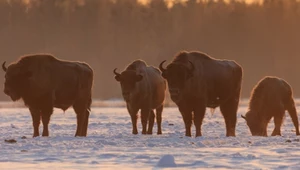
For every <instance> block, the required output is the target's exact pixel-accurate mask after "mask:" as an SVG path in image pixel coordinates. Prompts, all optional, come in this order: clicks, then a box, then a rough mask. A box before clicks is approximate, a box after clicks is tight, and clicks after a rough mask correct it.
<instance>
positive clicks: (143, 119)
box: [141, 109, 151, 134]
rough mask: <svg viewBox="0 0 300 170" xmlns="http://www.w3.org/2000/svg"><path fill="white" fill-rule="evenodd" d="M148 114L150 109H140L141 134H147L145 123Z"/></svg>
mask: <svg viewBox="0 0 300 170" xmlns="http://www.w3.org/2000/svg"><path fill="white" fill-rule="evenodd" d="M150 112H151V110H150V109H141V122H142V127H143V129H142V134H147V122H148V117H149V114H150Z"/></svg>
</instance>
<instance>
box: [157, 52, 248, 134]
mask: <svg viewBox="0 0 300 170" xmlns="http://www.w3.org/2000/svg"><path fill="white" fill-rule="evenodd" d="M165 61H166V60H164V61H162V62H161V63H160V65H159V69H160V70H161V71H162V76H163V77H164V78H165V79H166V80H167V82H168V87H169V92H170V95H171V99H172V101H174V102H175V103H176V105H177V106H178V108H179V111H180V113H181V115H182V118H183V121H184V124H185V129H186V132H185V135H186V136H191V125H192V120H193V121H194V125H195V128H196V137H197V136H202V133H201V125H202V121H203V118H204V114H205V110H206V107H209V108H212V109H215V108H216V107H218V106H220V110H221V112H222V114H223V116H224V119H225V124H226V136H235V126H236V119H237V117H236V115H237V108H238V104H239V99H240V91H241V82H242V74H243V71H242V68H241V66H239V65H238V64H237V63H236V62H235V61H230V60H218V59H214V58H212V57H210V56H208V55H207V54H204V53H201V52H198V51H191V52H187V51H182V52H180V53H178V54H177V55H176V56H175V58H174V59H173V61H172V62H171V63H170V64H169V65H168V66H167V67H166V68H164V67H163V63H164V62H165ZM192 112H193V113H194V115H192Z"/></svg>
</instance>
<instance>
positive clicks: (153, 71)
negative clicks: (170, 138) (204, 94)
mask: <svg viewBox="0 0 300 170" xmlns="http://www.w3.org/2000/svg"><path fill="white" fill-rule="evenodd" d="M114 74H115V79H116V80H117V81H118V82H120V84H121V89H122V95H123V98H124V100H125V101H126V105H127V110H128V112H129V114H130V116H131V121H132V134H137V133H138V130H137V113H138V111H139V110H140V109H141V121H142V126H143V131H142V134H152V129H153V124H154V117H155V115H154V111H153V109H156V121H157V126H158V127H157V134H161V133H162V132H161V114H162V111H163V104H164V99H165V91H166V82H165V80H164V79H163V78H162V77H161V72H160V71H159V70H158V69H157V68H155V67H152V66H147V64H146V63H145V62H144V61H142V60H136V61H134V62H132V63H131V64H130V65H129V66H127V68H126V69H125V70H124V71H123V72H122V73H121V74H120V73H117V72H116V69H114ZM148 121H149V125H148V131H147V130H146V128H147V122H148Z"/></svg>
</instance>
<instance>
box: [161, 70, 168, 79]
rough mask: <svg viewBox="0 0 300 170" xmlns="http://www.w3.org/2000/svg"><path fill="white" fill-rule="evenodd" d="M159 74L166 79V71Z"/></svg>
mask: <svg viewBox="0 0 300 170" xmlns="http://www.w3.org/2000/svg"><path fill="white" fill-rule="evenodd" d="M161 76H162V77H163V78H164V79H167V73H166V71H164V72H162V74H161Z"/></svg>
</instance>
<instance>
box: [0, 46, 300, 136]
mask: <svg viewBox="0 0 300 170" xmlns="http://www.w3.org/2000/svg"><path fill="white" fill-rule="evenodd" d="M165 62H166V61H162V62H161V63H160V65H159V68H156V67H154V66H149V65H147V64H146V62H145V61H143V60H135V61H133V62H132V63H130V64H129V65H128V66H127V67H126V69H125V70H124V71H122V72H120V73H119V72H118V71H117V68H115V69H114V70H113V73H114V74H115V77H114V78H115V80H116V81H118V82H119V83H120V85H121V90H122V96H123V98H124V100H125V101H126V106H127V110H128V112H129V115H130V117H131V121H132V134H138V129H137V114H138V111H139V110H141V116H140V117H141V123H142V134H152V129H153V125H154V119H155V117H156V122H157V134H162V128H161V122H162V112H163V107H164V100H165V93H166V89H167V86H168V89H169V93H170V96H171V99H172V101H173V102H174V103H176V105H177V106H178V109H179V111H180V113H181V115H182V118H183V122H184V125H185V130H186V131H185V135H186V136H192V133H191V126H192V123H193V124H194V125H195V129H196V135H195V136H196V137H197V136H201V135H202V133H201V125H202V121H203V118H204V114H205V110H206V108H207V107H209V108H213V109H215V108H216V107H220V111H221V113H222V115H223V117H224V120H225V125H226V136H235V127H236V121H237V109H238V105H239V100H240V91H241V83H242V78H243V70H242V67H241V66H240V65H239V64H238V63H236V62H235V61H232V60H220V59H215V58H212V57H210V56H208V55H207V54H205V53H201V52H197V51H191V52H187V51H182V52H179V53H178V54H177V55H176V56H175V57H174V59H173V61H171V62H170V63H169V64H168V65H167V66H164V63H165ZM5 64H6V63H5V62H4V63H3V64H2V69H3V71H4V72H5V83H4V93H5V94H6V95H8V96H9V97H10V98H11V99H12V100H13V101H17V100H19V99H22V100H23V101H24V104H25V105H26V106H27V107H28V108H29V111H30V113H31V117H32V122H33V137H36V136H39V135H40V134H39V125H40V122H41V121H42V123H43V133H42V136H49V130H48V124H49V121H50V117H51V115H52V113H53V108H54V107H55V108H60V109H62V110H66V109H68V108H69V107H71V106H72V107H73V109H74V111H75V113H76V116H77V130H76V133H75V136H86V135H87V129H88V119H89V115H90V111H91V103H92V86H93V70H92V68H91V67H90V66H89V65H88V64H86V63H84V62H72V61H65V60H60V59H58V58H56V57H54V56H53V55H50V54H33V55H26V56H22V57H21V58H20V59H19V60H18V61H16V62H14V63H12V64H10V65H9V66H7V67H6V66H5ZM154 110H155V113H154ZM286 110H287V111H288V113H289V115H290V116H291V118H292V121H293V124H294V126H295V129H296V135H300V132H299V125H298V117H297V111H296V108H295V103H294V100H293V92H292V88H291V86H290V85H289V84H288V83H287V82H286V81H285V80H283V79H281V78H278V77H270V76H267V77H264V78H263V79H262V80H260V81H259V82H258V83H257V85H256V86H255V87H254V88H253V90H252V93H251V97H250V102H249V109H248V112H247V113H246V114H245V115H242V118H244V119H245V121H246V123H247V125H248V127H249V129H250V131H251V133H252V135H253V136H267V125H268V123H269V121H270V120H271V118H274V124H275V128H274V130H273V132H272V136H275V135H281V132H280V127H281V125H282V121H283V117H284V114H285V111H286Z"/></svg>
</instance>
